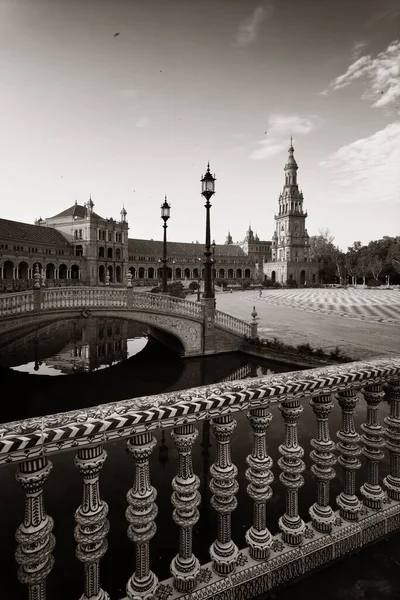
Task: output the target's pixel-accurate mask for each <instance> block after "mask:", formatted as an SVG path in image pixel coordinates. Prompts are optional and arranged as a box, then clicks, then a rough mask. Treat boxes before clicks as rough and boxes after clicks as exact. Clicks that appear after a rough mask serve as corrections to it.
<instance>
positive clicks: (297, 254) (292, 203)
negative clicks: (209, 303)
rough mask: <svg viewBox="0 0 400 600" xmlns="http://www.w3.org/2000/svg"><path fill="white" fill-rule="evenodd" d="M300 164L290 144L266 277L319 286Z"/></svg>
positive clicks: (265, 268)
mask: <svg viewBox="0 0 400 600" xmlns="http://www.w3.org/2000/svg"><path fill="white" fill-rule="evenodd" d="M297 169H298V166H297V163H296V160H295V158H294V148H293V145H292V141H290V147H289V157H288V161H287V163H286V165H285V169H284V170H285V185H284V186H283V190H282V192H281V193H280V194H279V208H278V214H275V231H274V234H273V237H272V246H271V258H270V260H268V261H267V262H265V263H264V276H265V277H267V278H268V279H271V281H273V282H277V283H289V284H290V283H291V282H294V281H296V282H297V283H299V284H301V285H304V284H307V283H308V284H313V283H318V263H317V262H311V255H310V240H309V235H308V233H307V229H306V218H307V212H304V210H303V200H304V198H303V192H302V191H301V190H299V186H298V184H297Z"/></svg>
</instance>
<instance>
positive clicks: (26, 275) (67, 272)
mask: <svg viewBox="0 0 400 600" xmlns="http://www.w3.org/2000/svg"><path fill="white" fill-rule="evenodd" d="M36 265H37V266H38V267H39V273H40V275H41V276H42V277H45V278H46V279H80V269H79V265H72V266H67V265H66V264H64V263H62V264H61V265H58V266H56V265H54V264H53V263H48V264H47V265H45V266H43V265H42V263H40V262H35V263H33V264H32V266H31V265H29V264H28V263H27V262H26V261H21V262H19V263H18V264H14V263H13V262H12V261H11V260H6V261H5V262H4V264H3V265H2V266H0V279H33V276H34V272H35V269H36Z"/></svg>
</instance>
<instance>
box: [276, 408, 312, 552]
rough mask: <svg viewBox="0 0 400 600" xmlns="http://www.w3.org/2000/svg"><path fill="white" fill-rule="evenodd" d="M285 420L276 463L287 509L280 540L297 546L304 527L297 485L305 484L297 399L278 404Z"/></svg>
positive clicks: (280, 525) (283, 518)
mask: <svg viewBox="0 0 400 600" xmlns="http://www.w3.org/2000/svg"><path fill="white" fill-rule="evenodd" d="M279 410H280V411H281V413H282V416H283V420H284V422H285V429H286V435H285V442H284V443H283V444H281V445H280V446H279V452H280V453H281V454H282V456H281V458H280V459H279V460H278V465H279V466H280V468H281V469H282V473H281V474H280V475H279V480H280V481H281V483H283V485H284V486H286V512H285V514H284V515H282V516H281V517H280V518H279V523H278V524H279V529H280V530H281V532H282V539H283V541H284V542H286V544H289V546H297V545H298V544H300V543H301V542H302V539H303V535H304V532H305V529H306V526H305V523H304V521H303V519H301V518H300V515H299V509H298V493H299V491H298V490H299V488H300V487H301V486H302V485H304V478H303V476H302V475H301V474H300V473H302V472H303V471H304V469H305V464H304V462H303V461H302V460H301V459H302V457H303V456H304V450H303V448H302V447H301V446H299V442H298V436H297V421H298V419H299V417H300V415H301V413H302V412H303V407H302V406H301V405H300V400H299V399H298V398H293V399H288V400H284V401H283V402H281V403H280V404H279Z"/></svg>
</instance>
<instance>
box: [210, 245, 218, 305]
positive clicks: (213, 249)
mask: <svg viewBox="0 0 400 600" xmlns="http://www.w3.org/2000/svg"><path fill="white" fill-rule="evenodd" d="M215 246H216V244H215V240H213V241H212V244H211V247H212V262H213V268H212V275H213V277H212V288H213V294H214V296H215V278H216V276H217V270H216V267H215Z"/></svg>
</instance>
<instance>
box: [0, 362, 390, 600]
mask: <svg viewBox="0 0 400 600" xmlns="http://www.w3.org/2000/svg"><path fill="white" fill-rule="evenodd" d="M362 397H364V399H365V404H363V403H361V402H359V400H360V399H362ZM383 399H385V401H387V402H388V403H389V406H390V413H389V415H388V416H387V417H386V418H385V419H384V424H385V425H386V428H384V427H383V425H382V424H381V423H380V422H379V416H378V407H379V404H380V402H382V400H383ZM306 403H309V404H310V405H311V407H312V411H313V412H312V414H313V416H314V417H315V433H314V437H313V439H312V440H311V448H312V450H311V452H310V459H311V461H312V466H311V470H310V471H311V473H312V474H313V476H314V477H315V483H316V501H315V503H314V504H313V505H312V506H311V507H310V509H309V512H310V517H311V521H308V522H305V521H304V520H303V518H302V517H303V516H306V515H301V514H300V513H299V498H300V496H301V494H302V489H303V484H304V481H305V479H307V478H305V473H307V470H306V464H307V461H303V458H304V455H305V449H304V448H303V447H302V445H301V442H302V440H301V436H299V423H301V419H302V411H303V408H304V405H305V404H306ZM272 404H277V406H278V408H279V411H278V413H276V414H277V418H278V419H282V420H283V424H284V429H285V433H284V439H283V440H282V443H281V445H280V446H279V448H278V450H279V453H280V454H281V458H280V459H279V460H278V465H277V466H278V467H279V469H276V468H275V469H274V466H273V461H272V458H271V456H270V455H269V453H268V431H271V428H273V427H274V423H273V420H272V413H271V408H272V406H271V405H272ZM356 406H358V411H360V408H361V407H362V406H365V417H364V423H363V424H362V426H361V430H362V434H361V436H360V435H359V434H358V432H357V431H356V429H355V419H354V414H355V408H356ZM334 407H335V409H336V411H338V410H339V411H340V412H341V416H342V419H341V426H340V429H339V431H338V432H337V434H336V438H337V440H338V442H337V444H336V451H337V454H335V453H334V452H335V442H334V441H333V440H332V439H331V437H330V431H329V421H330V417H331V416H332V412H333V409H334ZM244 410H247V411H248V413H247V417H248V421H249V424H250V427H251V430H252V443H251V444H249V447H248V450H247V451H248V456H247V464H248V469H247V471H246V478H247V480H248V486H247V493H248V495H249V496H250V498H251V500H252V502H253V524H252V526H251V527H250V528H249V529H248V530H247V533H246V536H245V537H246V542H247V544H248V547H247V548H244V549H242V550H240V551H239V549H238V547H237V545H236V543H235V541H234V540H233V539H232V531H231V520H232V519H235V509H236V507H237V499H236V496H237V492H238V483H237V473H238V469H237V467H236V466H235V464H233V461H232V458H231V436H232V435H233V432H234V429H235V424H236V420H235V418H234V416H235V415H236V413H239V412H241V411H244ZM279 413H280V415H281V416H279ZM199 420H200V421H201V420H206V421H208V420H210V422H211V428H212V431H213V433H214V436H215V440H216V455H215V462H214V464H213V465H212V467H211V468H210V476H211V480H210V484H209V487H210V491H211V493H212V498H211V506H212V508H213V510H215V512H216V515H217V530H216V531H215V541H214V543H213V544H212V545H211V547H210V560H211V562H210V563H208V564H207V565H203V566H202V567H200V563H199V560H198V559H197V558H196V556H195V553H194V548H193V527H194V525H195V524H196V522H197V521H198V519H199V508H198V507H199V504H200V499H201V498H200V493H199V478H198V476H197V475H196V474H195V473H194V469H193V463H192V448H193V446H194V444H195V441H196V437H197V430H196V423H197V421H199ZM160 428H162V429H166V428H171V429H172V439H173V441H174V443H175V446H176V448H177V451H178V459H177V464H176V476H175V477H174V479H173V481H172V488H173V493H172V505H173V513H172V518H173V520H174V522H175V523H176V526H177V528H178V531H179V546H178V547H177V549H176V550H177V553H176V556H175V558H174V559H173V561H172V563H171V566H170V573H171V578H170V579H168V580H164V581H163V582H161V583H159V581H158V578H157V574H156V573H154V572H153V571H152V568H151V566H152V565H151V564H150V546H151V544H152V543H154V542H153V537H154V534H155V532H156V527H157V505H156V503H155V500H156V496H157V490H156V486H157V482H156V481H150V470H149V460H150V457H151V454H152V452H153V450H154V447H155V445H156V441H155V438H154V437H153V434H152V432H153V431H155V430H157V429H160ZM124 438H125V439H126V440H127V447H128V451H129V454H130V455H131V457H132V459H133V463H134V470H133V484H132V488H131V489H130V490H129V491H128V494H127V501H128V508H127V510H126V519H127V521H128V524H129V526H128V537H129V539H130V540H131V541H132V542H133V544H134V549H135V555H136V560H135V569H134V572H133V574H132V576H131V577H130V578H129V580H128V582H126V584H125V585H126V594H127V597H128V598H129V599H130V600H132V599H134V598H135V599H146V600H149V599H150V598H151V597H154V596H156V597H159V598H164V597H165V598H167V597H169V596H171V598H177V597H179V596H183V597H185V599H187V600H189V598H190V600H200V598H201V599H203V600H204V599H208V598H214V597H215V596H218V597H220V595H221V594H222V595H226V593H229V592H230V590H232V589H233V588H235V595H236V594H239V597H241V598H248V597H251V596H256V595H260V594H263V593H266V592H268V591H269V590H270V589H271V588H273V587H275V586H276V585H279V584H281V583H284V582H288V581H291V580H292V579H294V578H295V577H296V576H298V575H303V574H305V573H306V572H307V571H310V570H312V569H313V568H316V567H321V566H323V565H324V564H328V563H329V562H330V561H331V560H333V559H337V558H340V557H341V556H344V555H346V554H347V553H348V552H351V551H352V550H355V549H359V548H360V547H362V546H364V545H367V544H369V543H370V542H372V541H375V540H378V539H380V538H382V537H384V536H386V535H387V534H388V533H390V532H393V531H398V530H399V529H400V358H394V359H377V360H373V361H369V362H362V363H361V362H355V363H349V364H346V365H341V366H340V367H338V366H331V367H324V368H319V369H310V370H307V371H300V372H295V373H285V374H280V375H273V376H267V377H262V378H251V379H248V380H243V381H235V382H231V383H221V384H215V385H213V386H203V387H199V388H193V389H191V390H183V391H181V392H173V393H165V394H162V395H158V396H150V397H145V398H137V399H133V400H125V401H123V402H119V403H114V404H107V405H102V406H97V407H94V408H89V409H82V410H80V411H74V412H70V413H62V414H55V415H49V416H46V417H40V418H34V419H30V420H28V421H18V422H13V423H6V424H3V425H1V426H0V464H8V463H10V462H11V463H12V462H14V463H19V470H18V473H17V479H18V481H19V482H20V484H21V486H22V488H23V490H24V492H25V516H24V519H23V524H22V525H21V526H20V527H19V528H18V530H17V535H16V537H17V542H18V548H17V552H16V559H17V561H18V563H19V565H20V568H19V575H18V576H19V579H20V581H21V582H22V583H24V584H26V585H27V586H28V589H29V598H30V599H31V600H33V598H35V599H36V598H38V599H40V600H45V598H46V578H47V575H48V574H49V573H50V571H51V569H52V567H53V562H54V560H53V548H54V536H53V534H52V529H53V521H52V519H51V517H50V516H48V515H47V514H46V512H45V502H44V489H43V488H44V483H45V482H46V480H48V479H50V481H51V476H50V471H51V463H50V461H49V456H51V455H52V454H55V453H57V452H60V451H63V450H71V449H72V448H74V447H75V448H76V451H77V455H76V458H75V463H76V466H77V467H78V469H79V472H80V473H81V475H82V478H83V499H82V504H81V506H79V508H78V509H77V511H76V514H75V520H76V523H77V526H76V528H75V539H76V542H77V544H78V546H77V557H78V559H79V560H80V561H81V562H82V563H83V564H84V574H85V583H84V594H83V596H82V600H107V599H108V594H107V592H106V591H105V590H103V588H102V587H101V579H100V560H101V557H102V556H103V555H104V554H105V552H106V551H107V542H106V536H107V533H108V528H109V524H108V521H107V511H108V507H107V504H106V503H105V502H104V501H103V500H101V498H100V493H99V476H100V471H101V467H102V465H103V463H104V461H105V460H106V452H105V451H104V449H103V445H104V444H105V443H106V442H108V441H112V440H118V439H124ZM385 440H386V441H385ZM360 442H361V444H360ZM241 444H242V445H243V447H245V439H243V440H241ZM384 449H386V450H387V452H388V454H389V459H390V463H389V468H388V470H389V472H388V474H387V475H386V476H385V477H384V478H383V479H382V480H381V477H380V474H379V468H378V465H379V463H380V462H381V460H382V458H383V455H384ZM336 460H337V462H338V465H339V467H340V469H339V474H340V475H341V479H340V480H339V481H340V482H341V483H340V485H341V486H342V491H341V492H340V493H339V495H338V496H337V499H336V505H337V509H336V507H332V506H330V503H329V502H330V499H331V500H332V498H330V496H331V494H330V484H331V482H332V481H333V480H334V479H335V477H336V478H337V475H338V474H336V473H335V468H334V467H335V463H336ZM362 462H363V463H364V464H365V466H366V471H367V477H366V481H359V482H357V481H356V473H357V471H358V470H359V468H360V466H361V464H362ZM121 468H123V467H122V465H121ZM274 471H275V475H277V474H278V473H279V472H280V475H279V479H280V481H281V483H282V484H283V486H284V488H285V490H286V491H285V501H284V504H285V506H282V507H281V517H280V518H279V521H278V523H277V529H279V530H280V532H279V533H277V534H275V535H273V534H272V533H271V532H270V530H269V529H268V527H267V513H268V506H269V501H270V498H271V496H272V488H271V485H270V484H271V482H272V480H273V478H274ZM307 475H309V473H307ZM360 484H361V485H360ZM106 493H107V490H106ZM165 501H166V500H165ZM333 502H334V500H333ZM166 590H167V591H168V594H167V596H163V593H165V592H166ZM221 597H222V596H221Z"/></svg>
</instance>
